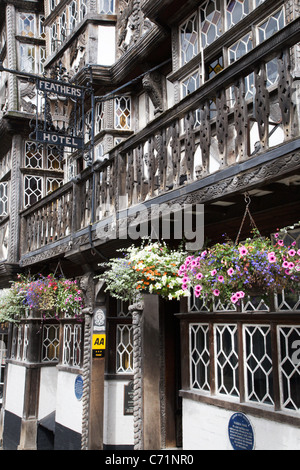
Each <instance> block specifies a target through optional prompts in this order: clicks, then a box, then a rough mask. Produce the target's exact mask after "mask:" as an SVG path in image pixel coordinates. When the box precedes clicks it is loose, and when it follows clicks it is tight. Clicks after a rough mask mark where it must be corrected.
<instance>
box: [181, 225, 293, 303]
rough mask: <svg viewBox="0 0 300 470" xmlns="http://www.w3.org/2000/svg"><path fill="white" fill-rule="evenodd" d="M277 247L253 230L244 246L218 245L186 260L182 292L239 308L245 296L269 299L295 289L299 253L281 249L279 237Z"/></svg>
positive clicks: (228, 243) (230, 242) (290, 249)
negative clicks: (283, 291) (275, 293)
mask: <svg viewBox="0 0 300 470" xmlns="http://www.w3.org/2000/svg"><path fill="white" fill-rule="evenodd" d="M275 239H276V243H275V244H274V243H272V241H271V240H270V239H269V238H263V237H261V236H260V235H259V233H258V232H257V231H256V230H254V231H253V237H252V238H248V239H247V240H246V241H245V242H244V243H238V244H235V243H233V242H232V241H226V242H225V243H222V244H221V243H217V244H216V245H214V246H212V247H211V248H209V249H207V250H204V251H203V252H201V253H199V254H198V256H188V257H186V259H185V261H184V263H183V264H182V265H181V266H180V268H179V271H178V274H179V276H180V278H181V282H182V289H183V290H184V291H189V290H190V289H191V288H193V290H194V295H195V296H196V297H200V296H204V297H206V298H207V300H208V301H210V300H219V301H220V302H223V303H228V302H230V303H232V304H239V303H240V301H241V299H243V298H244V297H245V295H253V294H257V293H260V295H261V296H268V294H269V293H271V292H279V291H281V290H282V289H297V288H298V287H299V281H300V250H298V251H296V250H295V248H294V246H293V245H294V244H292V245H291V246H289V247H286V246H284V243H283V240H281V239H280V234H279V233H277V234H276V235H275Z"/></svg>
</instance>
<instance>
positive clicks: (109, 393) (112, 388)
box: [103, 380, 134, 445]
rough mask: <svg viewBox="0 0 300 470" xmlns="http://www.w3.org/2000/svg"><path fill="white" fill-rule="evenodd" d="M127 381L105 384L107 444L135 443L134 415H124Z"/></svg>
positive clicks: (113, 381)
mask: <svg viewBox="0 0 300 470" xmlns="http://www.w3.org/2000/svg"><path fill="white" fill-rule="evenodd" d="M128 382H129V380H125V381H119V380H118V381H116V380H111V381H108V380H107V381H105V384H104V423H105V424H104V435H103V441H104V443H105V444H107V445H116V444H118V445H133V444H134V435H133V415H124V385H127V384H128Z"/></svg>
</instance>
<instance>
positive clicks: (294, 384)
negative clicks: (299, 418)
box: [278, 325, 300, 411]
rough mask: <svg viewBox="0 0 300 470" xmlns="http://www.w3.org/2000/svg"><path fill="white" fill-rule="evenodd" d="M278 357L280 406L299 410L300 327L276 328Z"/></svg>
mask: <svg viewBox="0 0 300 470" xmlns="http://www.w3.org/2000/svg"><path fill="white" fill-rule="evenodd" d="M278 333H279V336H278V346H279V357H280V363H279V366H280V379H281V406H282V408H284V409H286V410H293V411H299V410H300V354H299V350H300V327H299V326H292V325H289V326H280V327H279V328H278Z"/></svg>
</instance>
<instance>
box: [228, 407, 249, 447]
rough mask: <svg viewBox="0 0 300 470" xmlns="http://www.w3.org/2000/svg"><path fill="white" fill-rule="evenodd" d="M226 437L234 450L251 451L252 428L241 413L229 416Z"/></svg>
mask: <svg viewBox="0 0 300 470" xmlns="http://www.w3.org/2000/svg"><path fill="white" fill-rule="evenodd" d="M228 436H229V440H230V443H231V445H232V447H233V449H234V450H253V448H254V432H253V428H252V425H251V423H250V421H249V419H248V418H247V416H245V415H244V414H243V413H235V414H234V415H232V416H231V418H230V420H229V424H228Z"/></svg>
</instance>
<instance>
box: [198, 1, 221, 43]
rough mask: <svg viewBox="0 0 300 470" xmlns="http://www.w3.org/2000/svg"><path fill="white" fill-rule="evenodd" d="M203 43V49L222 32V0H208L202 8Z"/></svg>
mask: <svg viewBox="0 0 300 470" xmlns="http://www.w3.org/2000/svg"><path fill="white" fill-rule="evenodd" d="M200 17H201V43H202V47H203V49H204V48H205V47H207V46H209V44H212V43H213V42H214V41H215V40H216V39H217V38H218V37H219V36H220V35H221V34H222V14H221V6H220V0H208V1H206V3H205V4H204V5H203V6H202V7H201V9H200Z"/></svg>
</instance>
